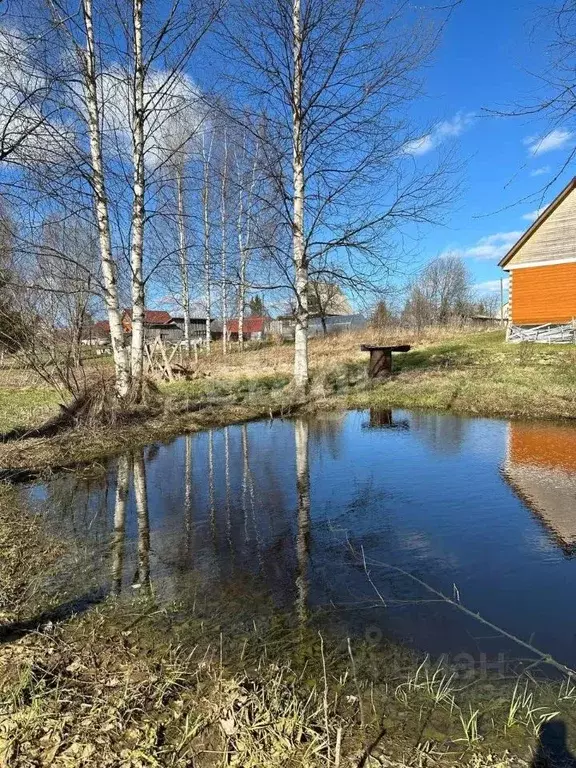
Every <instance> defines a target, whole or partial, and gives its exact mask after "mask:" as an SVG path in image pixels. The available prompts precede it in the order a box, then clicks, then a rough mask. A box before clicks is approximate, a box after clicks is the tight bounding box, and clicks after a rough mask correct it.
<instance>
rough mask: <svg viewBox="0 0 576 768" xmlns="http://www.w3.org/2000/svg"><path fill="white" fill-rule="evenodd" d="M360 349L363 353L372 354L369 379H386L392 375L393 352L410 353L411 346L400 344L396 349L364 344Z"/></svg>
mask: <svg viewBox="0 0 576 768" xmlns="http://www.w3.org/2000/svg"><path fill="white" fill-rule="evenodd" d="M360 349H361V350H362V352H370V362H369V363H368V378H369V379H384V378H386V376H390V375H391V373H392V352H410V344H399V345H397V346H395V347H383V346H379V345H375V344H362V346H361V347H360Z"/></svg>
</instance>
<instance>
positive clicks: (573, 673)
mask: <svg viewBox="0 0 576 768" xmlns="http://www.w3.org/2000/svg"><path fill="white" fill-rule="evenodd" d="M348 545H349V547H350V549H351V551H352V553H353V554H354V556H355V557H358V553H357V552H356V550H355V549H354V547H353V546H352V543H351V542H350V540H349V539H348ZM361 551H362V558H361V560H362V565H363V567H364V570H365V571H366V572H367V573H368V571H367V564H368V565H372V566H377V567H379V568H389V569H390V570H392V571H396V573H400V574H402V576H406V577H407V578H409V579H411V580H412V581H414V582H416V584H419V585H420V586H421V587H424V589H427V590H428V592H432V594H434V595H436V596H437V597H439V598H440V599H441V600H442V601H443V602H445V603H448V604H449V605H451V606H453V607H454V608H457V609H458V610H459V611H461V612H462V613H464V614H466V615H467V616H471V617H472V618H473V619H475V620H476V621H479V622H480V623H481V624H484V625H485V626H486V627H490V629H493V630H494V631H495V632H498V633H499V634H500V635H502V636H503V637H507V638H508V639H509V640H512V641H513V642H515V643H518V645H521V646H522V647H523V648H526V649H527V650H528V651H530V652H531V653H533V654H534V655H535V656H538V658H539V659H540V661H542V662H545V663H546V664H550V666H552V667H555V668H556V669H558V670H559V671H560V672H562V673H563V674H565V675H568V676H569V677H576V670H575V669H572V668H571V667H568V666H566V665H565V664H562V663H560V662H559V661H556V659H554V658H553V657H552V656H550V654H549V653H545V652H544V651H541V650H540V649H539V648H536V647H535V646H534V645H532V644H531V643H527V642H526V641H525V640H521V639H520V638H519V637H516V635H513V634H511V633H510V632H507V631H506V630H505V629H502V627H499V626H498V625H497V624H493V623H492V622H491V621H488V619H485V618H484V617H483V616H481V615H480V614H479V613H474V611H471V610H470V609H469V608H466V606H465V605H462V603H461V602H460V601H459V600H453V599H452V598H451V597H448V595H445V594H444V592H441V591H440V590H439V589H436V588H435V587H433V586H431V585H430V584H427V583H426V582H425V581H423V580H422V579H419V578H418V576H414V574H413V573H410V571H405V570H404V568H400V567H399V566H397V565H392V564H391V563H384V562H382V561H380V560H369V559H367V558H366V555H365V554H364V547H361ZM359 559H360V558H359ZM369 580H370V583H371V584H372V586H373V587H374V589H375V591H376V593H377V594H378V596H379V597H380V599H381V601H382V603H383V605H386V603H385V601H384V598H382V596H381V595H380V592H379V591H378V590H377V589H376V587H375V585H374V583H373V581H372V579H371V578H370V579H369Z"/></svg>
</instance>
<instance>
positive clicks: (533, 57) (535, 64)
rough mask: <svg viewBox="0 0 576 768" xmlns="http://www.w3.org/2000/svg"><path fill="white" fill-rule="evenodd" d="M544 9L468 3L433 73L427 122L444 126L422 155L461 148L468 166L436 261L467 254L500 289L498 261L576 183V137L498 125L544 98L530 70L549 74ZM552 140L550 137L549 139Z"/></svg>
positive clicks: (434, 235)
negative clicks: (573, 160) (498, 113)
mask: <svg viewBox="0 0 576 768" xmlns="http://www.w3.org/2000/svg"><path fill="white" fill-rule="evenodd" d="M539 19H540V21H541V22H542V16H541V6H540V5H539V4H538V3H537V2H534V0H524V1H521V0H463V2H462V5H461V6H459V7H458V8H457V9H456V11H455V12H454V14H453V17H452V19H451V21H450V23H449V25H448V27H447V29H446V31H445V34H444V38H443V40H442V42H441V44H440V46H439V49H438V51H437V53H436V56H435V61H434V63H433V64H432V66H431V67H430V68H429V69H428V70H427V72H426V75H425V79H426V90H427V94H428V96H427V98H426V99H425V100H424V102H422V103H420V104H419V106H418V112H419V117H421V118H426V117H427V118H428V120H431V121H434V120H435V121H436V123H435V127H434V129H433V130H432V132H431V134H428V135H426V136H424V137H423V139H422V141H421V144H420V145H419V146H418V147H417V148H416V152H417V153H420V154H422V155H429V153H432V152H435V151H438V147H439V146H440V145H441V144H444V143H445V142H456V145H457V150H458V154H459V155H460V156H461V157H462V158H463V160H464V168H463V189H462V191H461V194H460V195H459V199H458V200H457V201H455V204H454V207H453V209H452V210H451V211H450V212H449V213H448V215H447V216H446V220H445V226H443V227H437V228H435V229H434V230H433V231H431V232H428V233H427V234H426V238H425V240H424V242H423V243H422V244H421V248H422V256H423V257H425V258H426V259H429V258H432V257H434V256H437V255H439V254H441V253H444V252H446V251H455V252H457V253H459V254H461V255H462V256H463V257H464V258H465V259H466V263H467V265H468V266H469V268H470V271H471V273H472V275H473V279H474V282H475V283H476V284H480V285H484V284H488V285H487V287H496V285H497V283H495V284H494V285H490V284H491V283H492V281H498V280H499V279H500V277H503V276H504V275H505V273H503V272H502V271H501V270H500V269H499V268H498V266H497V263H498V261H499V259H500V257H501V256H502V255H503V253H504V252H505V251H506V250H507V248H508V247H509V246H510V245H511V244H512V242H514V240H515V239H516V238H517V236H518V235H519V233H521V232H522V231H523V230H524V229H525V228H526V227H527V226H529V224H530V223H531V220H533V219H532V217H531V214H532V215H533V212H534V211H536V210H537V209H539V208H540V207H541V206H542V205H543V204H545V203H547V202H549V201H550V200H551V199H552V198H553V197H554V196H555V194H557V192H558V191H560V189H562V187H563V186H564V185H565V184H566V183H567V181H568V180H569V178H570V176H571V175H573V172H572V173H570V169H568V170H567V171H565V172H564V173H563V174H561V175H560V177H559V178H558V179H557V180H556V181H554V183H551V182H552V180H553V179H554V178H555V176H556V175H557V173H558V171H559V170H560V169H561V168H562V167H563V163H564V162H565V160H566V157H567V153H568V150H569V149H570V148H571V147H572V146H573V145H574V143H576V135H574V136H572V135H571V133H570V131H569V130H568V129H567V128H566V127H563V126H552V125H550V124H549V123H547V122H546V121H545V120H544V119H543V118H534V117H519V118H511V117H495V116H491V115H490V114H488V113H487V111H486V110H497V109H498V108H500V109H502V108H506V107H508V108H510V107H512V106H513V105H514V103H524V104H525V103H527V102H528V101H529V100H530V99H531V98H532V99H534V98H535V97H536V96H537V90H536V89H537V81H536V80H535V79H534V78H533V77H532V76H531V75H530V71H534V72H541V71H542V70H543V68H544V66H545V63H544V62H545V59H544V56H545V51H544V43H545V40H544V39H543V38H544V35H543V34H542V32H543V30H544V29H545V28H544V27H543V26H540V27H539V26H538V20H539ZM542 137H544V138H542Z"/></svg>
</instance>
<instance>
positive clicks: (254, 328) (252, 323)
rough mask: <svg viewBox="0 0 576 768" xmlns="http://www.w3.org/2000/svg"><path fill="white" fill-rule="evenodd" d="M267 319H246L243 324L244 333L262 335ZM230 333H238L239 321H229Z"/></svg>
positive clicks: (227, 325)
mask: <svg viewBox="0 0 576 768" xmlns="http://www.w3.org/2000/svg"><path fill="white" fill-rule="evenodd" d="M265 322H266V318H265V317H252V316H249V317H245V318H244V322H243V324H242V333H261V332H262V331H263V330H264V324H265ZM226 328H227V330H228V333H238V320H237V319H234V320H228V322H227V323H226Z"/></svg>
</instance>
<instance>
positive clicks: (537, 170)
mask: <svg viewBox="0 0 576 768" xmlns="http://www.w3.org/2000/svg"><path fill="white" fill-rule="evenodd" d="M547 173H550V166H549V165H542V166H541V167H540V168H535V169H534V170H533V171H530V176H545V175H546V174H547Z"/></svg>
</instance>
